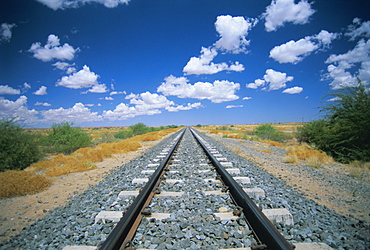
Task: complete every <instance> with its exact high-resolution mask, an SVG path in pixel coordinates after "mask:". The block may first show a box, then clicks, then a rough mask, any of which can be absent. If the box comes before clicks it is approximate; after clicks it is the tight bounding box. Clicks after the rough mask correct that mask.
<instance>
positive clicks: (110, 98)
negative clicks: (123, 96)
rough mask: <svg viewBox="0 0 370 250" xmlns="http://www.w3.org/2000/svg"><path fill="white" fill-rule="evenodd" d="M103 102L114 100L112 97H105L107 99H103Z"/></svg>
mask: <svg viewBox="0 0 370 250" xmlns="http://www.w3.org/2000/svg"><path fill="white" fill-rule="evenodd" d="M104 100H107V101H113V100H114V99H113V97H110V96H107V97H105V98H104Z"/></svg>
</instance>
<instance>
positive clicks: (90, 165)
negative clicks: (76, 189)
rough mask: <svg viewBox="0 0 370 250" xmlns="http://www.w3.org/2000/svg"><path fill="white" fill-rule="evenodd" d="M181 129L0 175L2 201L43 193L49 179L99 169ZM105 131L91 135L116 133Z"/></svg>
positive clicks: (83, 152) (163, 131)
mask: <svg viewBox="0 0 370 250" xmlns="http://www.w3.org/2000/svg"><path fill="white" fill-rule="evenodd" d="M179 129H181V128H174V129H166V130H161V131H156V132H151V133H147V134H143V135H138V136H134V137H132V138H129V139H126V140H122V141H118V142H111V143H103V144H100V145H99V146H96V147H86V148H80V149H78V150H76V151H75V152H74V153H72V154H71V155H64V154H58V155H56V156H54V157H52V158H51V159H50V160H45V161H39V162H37V163H34V164H32V165H31V166H29V167H28V168H26V169H25V170H24V171H7V172H3V173H0V198H4V197H11V196H19V195H26V194H32V193H37V192H40V191H42V190H43V189H46V188H47V187H49V186H50V185H51V183H52V181H51V180H50V179H48V178H47V176H51V177H53V176H61V175H66V174H70V173H75V172H84V171H88V170H92V169H95V168H96V165H95V164H94V163H95V162H101V161H103V160H104V159H106V158H109V157H112V156H113V155H115V154H125V153H129V152H131V151H136V150H138V149H139V148H140V147H141V144H140V142H141V141H155V140H158V139H161V138H162V137H163V136H165V135H167V134H169V133H172V132H175V131H177V130H179ZM105 130H106V131H105ZM105 130H104V129H102V130H97V129H91V131H90V132H94V133H98V132H99V133H103V132H105V133H108V132H110V133H112V132H116V130H115V129H105ZM92 137H95V138H97V137H98V135H97V134H95V135H94V134H93V135H92ZM36 173H37V174H36Z"/></svg>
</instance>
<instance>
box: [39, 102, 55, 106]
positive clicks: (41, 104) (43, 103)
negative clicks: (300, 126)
mask: <svg viewBox="0 0 370 250" xmlns="http://www.w3.org/2000/svg"><path fill="white" fill-rule="evenodd" d="M35 105H36V106H44V107H50V106H51V104H50V103H47V102H36V103H35Z"/></svg>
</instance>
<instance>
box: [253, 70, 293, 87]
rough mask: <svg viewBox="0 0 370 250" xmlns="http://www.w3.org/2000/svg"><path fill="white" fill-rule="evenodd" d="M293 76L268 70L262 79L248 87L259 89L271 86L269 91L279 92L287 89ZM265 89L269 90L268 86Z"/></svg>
mask: <svg viewBox="0 0 370 250" xmlns="http://www.w3.org/2000/svg"><path fill="white" fill-rule="evenodd" d="M293 79H294V77H293V76H287V74H286V73H282V72H279V71H275V70H273V69H267V70H266V72H265V75H264V76H263V80H262V79H257V80H255V81H254V82H253V83H249V84H247V85H246V87H247V88H251V89H257V88H258V87H262V86H265V85H269V87H268V90H269V91H270V90H277V89H281V88H285V87H286V83H287V82H290V81H293ZM263 89H267V86H266V87H265V88H263Z"/></svg>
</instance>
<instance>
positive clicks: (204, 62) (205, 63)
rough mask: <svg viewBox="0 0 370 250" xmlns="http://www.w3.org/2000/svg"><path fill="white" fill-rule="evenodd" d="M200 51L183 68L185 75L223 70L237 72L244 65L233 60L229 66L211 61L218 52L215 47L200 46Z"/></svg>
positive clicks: (214, 72) (213, 72)
mask: <svg viewBox="0 0 370 250" xmlns="http://www.w3.org/2000/svg"><path fill="white" fill-rule="evenodd" d="M200 53H201V55H200V57H191V58H190V60H189V62H188V63H187V64H186V65H185V67H184V68H183V72H184V73H185V74H186V75H192V74H194V75H201V74H216V73H218V72H220V71H223V70H229V71H237V72H240V71H243V70H244V66H243V65H242V64H240V63H239V62H235V64H231V65H230V66H229V65H227V64H226V63H224V62H223V63H213V62H212V60H213V59H214V58H215V57H216V56H217V54H218V53H217V51H216V49H215V48H212V47H209V48H204V47H202V49H201V51H200Z"/></svg>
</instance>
